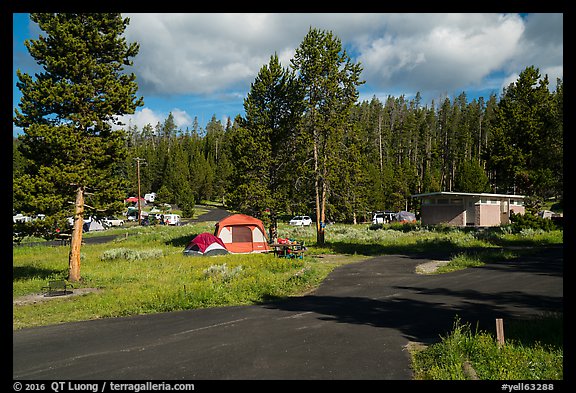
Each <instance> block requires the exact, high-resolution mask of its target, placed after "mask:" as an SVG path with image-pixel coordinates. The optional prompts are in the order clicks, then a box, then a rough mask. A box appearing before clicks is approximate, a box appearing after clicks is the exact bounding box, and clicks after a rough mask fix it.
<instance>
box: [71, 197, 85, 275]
mask: <svg viewBox="0 0 576 393" xmlns="http://www.w3.org/2000/svg"><path fill="white" fill-rule="evenodd" d="M83 226H84V189H83V188H82V187H78V188H77V189H76V203H75V209H74V229H73V230H72V239H71V241H70V253H69V256H68V281H71V282H78V281H80V247H81V246H82V227H83Z"/></svg>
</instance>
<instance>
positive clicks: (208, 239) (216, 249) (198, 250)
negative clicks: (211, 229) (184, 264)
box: [184, 232, 228, 257]
mask: <svg viewBox="0 0 576 393" xmlns="http://www.w3.org/2000/svg"><path fill="white" fill-rule="evenodd" d="M224 254H228V250H226V247H225V246H224V243H222V240H220V239H219V238H217V237H216V236H214V235H213V234H211V233H208V232H203V233H200V234H199V235H196V236H194V238H193V239H192V240H190V243H188V245H187V246H186V248H185V249H184V255H188V256H206V257H208V256H212V255H224Z"/></svg>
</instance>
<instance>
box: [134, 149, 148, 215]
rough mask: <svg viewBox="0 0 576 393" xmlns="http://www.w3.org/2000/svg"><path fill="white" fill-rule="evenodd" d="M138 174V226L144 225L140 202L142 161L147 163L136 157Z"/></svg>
mask: <svg viewBox="0 0 576 393" xmlns="http://www.w3.org/2000/svg"><path fill="white" fill-rule="evenodd" d="M135 160H136V173H137V174H138V225H142V215H141V213H142V205H141V202H140V161H144V162H146V160H145V159H143V158H140V157H136V158H135Z"/></svg>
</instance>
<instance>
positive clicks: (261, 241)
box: [214, 214, 270, 254]
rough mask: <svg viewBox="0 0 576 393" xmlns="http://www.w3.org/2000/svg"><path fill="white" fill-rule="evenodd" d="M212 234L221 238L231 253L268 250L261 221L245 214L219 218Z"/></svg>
mask: <svg viewBox="0 0 576 393" xmlns="http://www.w3.org/2000/svg"><path fill="white" fill-rule="evenodd" d="M214 235H215V236H218V237H219V238H220V239H221V240H222V242H223V243H224V245H225V246H226V249H227V250H228V251H229V252H230V253H232V254H247V253H258V252H267V251H270V247H268V240H267V237H266V230H265V229H264V224H262V221H260V220H259V219H257V218H255V217H251V216H247V215H245V214H233V215H231V216H228V217H226V218H224V219H222V220H220V221H219V222H218V223H217V224H216V229H215V231H214Z"/></svg>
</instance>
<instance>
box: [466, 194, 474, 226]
mask: <svg viewBox="0 0 576 393" xmlns="http://www.w3.org/2000/svg"><path fill="white" fill-rule="evenodd" d="M465 203H466V225H467V226H475V225H476V199H472V198H468V199H466V202H465Z"/></svg>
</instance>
